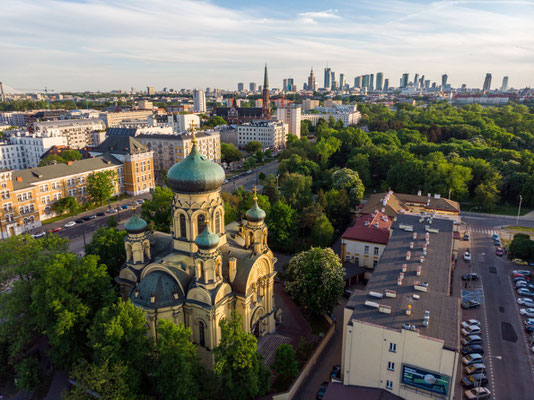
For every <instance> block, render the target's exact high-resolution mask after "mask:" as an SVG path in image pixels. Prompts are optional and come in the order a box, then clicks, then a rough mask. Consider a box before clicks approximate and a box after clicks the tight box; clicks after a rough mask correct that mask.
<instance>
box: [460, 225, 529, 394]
mask: <svg viewBox="0 0 534 400" xmlns="http://www.w3.org/2000/svg"><path fill="white" fill-rule="evenodd" d="M494 232H496V233H497V234H499V232H498V231H494V230H491V229H488V230H486V231H485V232H481V231H480V230H479V231H477V232H470V236H471V237H470V240H469V241H468V242H467V241H466V242H463V243H462V246H463V248H462V249H461V251H460V253H459V260H458V263H457V268H456V271H455V285H454V287H455V289H454V290H455V291H457V292H456V293H457V294H459V295H461V296H462V301H476V302H479V303H480V306H479V307H475V308H472V309H468V310H465V309H464V310H462V320H463V321H465V320H468V319H475V320H477V321H479V322H480V334H478V335H479V336H480V337H481V339H482V344H481V346H482V351H483V352H484V354H483V355H482V359H481V361H482V363H483V364H484V365H485V367H486V373H485V375H486V377H487V379H488V383H487V388H488V389H489V390H490V391H491V393H492V396H491V398H493V399H497V398H498V399H526V398H531V397H532V382H533V376H534V368H533V365H534V364H533V361H534V360H533V353H532V351H531V347H532V345H531V340H532V337H531V335H530V334H529V333H527V332H526V331H525V324H524V320H525V319H526V318H527V317H522V316H520V313H519V310H520V308H525V307H526V306H524V305H518V304H517V298H518V297H520V296H519V295H518V294H517V292H516V289H515V288H514V283H513V282H512V278H513V277H512V271H513V270H517V269H527V268H531V267H527V268H525V267H520V266H517V265H514V264H512V262H510V261H509V260H507V259H506V258H505V257H499V256H497V255H496V246H495V245H494V242H493V238H492V235H493V233H494ZM467 248H470V251H471V260H470V261H469V262H466V261H465V260H464V259H463V254H464V252H465V250H467ZM470 272H474V273H476V274H477V275H478V277H479V279H477V280H471V279H469V280H466V281H463V280H462V279H461V278H462V275H464V274H467V273H470ZM462 337H464V336H463V335H462ZM464 369H465V365H464V364H463V363H462V365H461V366H459V368H458V374H457V383H458V384H457V387H456V391H455V392H456V397H457V398H464V395H463V392H464V390H465V388H464V387H462V386H461V385H460V382H461V380H462V379H463V378H464V377H465V376H466V374H465V371H464Z"/></svg>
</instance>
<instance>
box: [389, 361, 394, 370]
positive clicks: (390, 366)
mask: <svg viewBox="0 0 534 400" xmlns="http://www.w3.org/2000/svg"><path fill="white" fill-rule="evenodd" d="M388 370H389V371H395V363H394V362H393V361H388Z"/></svg>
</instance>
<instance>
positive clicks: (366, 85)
mask: <svg viewBox="0 0 534 400" xmlns="http://www.w3.org/2000/svg"><path fill="white" fill-rule="evenodd" d="M362 88H366V89H368V88H369V75H363V76H362Z"/></svg>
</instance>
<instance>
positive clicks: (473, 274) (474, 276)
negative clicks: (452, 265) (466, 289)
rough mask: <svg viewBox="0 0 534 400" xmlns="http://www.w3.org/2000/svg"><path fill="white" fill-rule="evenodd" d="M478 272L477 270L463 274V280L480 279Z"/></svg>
mask: <svg viewBox="0 0 534 400" xmlns="http://www.w3.org/2000/svg"><path fill="white" fill-rule="evenodd" d="M478 278H479V276H478V274H477V273H476V272H468V273H467V274H465V275H463V276H462V280H463V281H478Z"/></svg>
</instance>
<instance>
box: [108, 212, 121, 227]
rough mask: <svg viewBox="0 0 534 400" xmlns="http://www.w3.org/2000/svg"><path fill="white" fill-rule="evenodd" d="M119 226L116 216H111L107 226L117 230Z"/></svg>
mask: <svg viewBox="0 0 534 400" xmlns="http://www.w3.org/2000/svg"><path fill="white" fill-rule="evenodd" d="M117 225H119V223H118V222H117V218H115V216H114V215H110V216H109V217H108V219H107V220H106V226H107V227H108V228H116V227H117Z"/></svg>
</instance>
